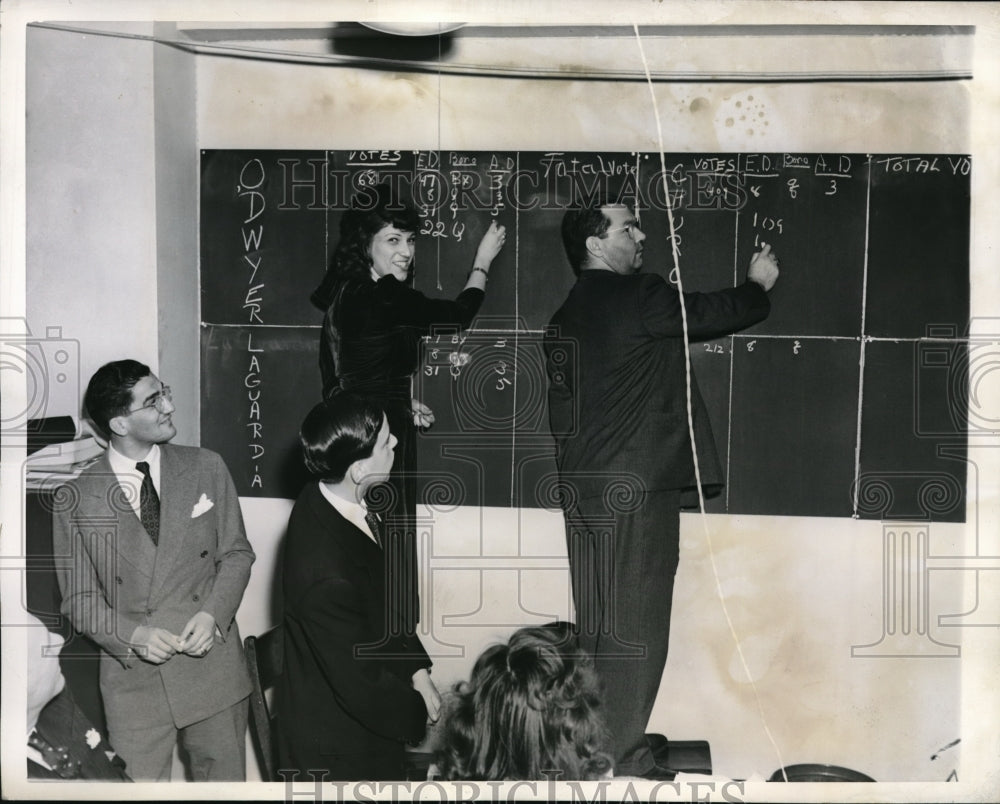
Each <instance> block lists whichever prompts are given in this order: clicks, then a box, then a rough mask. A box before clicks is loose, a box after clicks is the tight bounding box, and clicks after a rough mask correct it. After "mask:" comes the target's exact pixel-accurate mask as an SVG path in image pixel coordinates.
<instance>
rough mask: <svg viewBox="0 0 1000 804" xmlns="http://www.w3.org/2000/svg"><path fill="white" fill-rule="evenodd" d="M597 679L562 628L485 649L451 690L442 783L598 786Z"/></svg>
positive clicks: (605, 761)
mask: <svg viewBox="0 0 1000 804" xmlns="http://www.w3.org/2000/svg"><path fill="white" fill-rule="evenodd" d="M598 690H599V688H598V682H597V676H596V674H595V672H594V668H593V665H592V663H591V661H590V659H589V658H588V657H587V655H586V654H585V653H584V652H583V651H582V650H580V649H579V648H578V647H577V646H576V642H575V638H574V636H573V633H572V630H571V627H570V626H568V625H566V624H565V623H556V624H553V625H548V626H540V627H529V628H521V629H520V630H518V631H515V632H514V634H513V636H511V638H510V640H509V641H508V642H507V644H505V645H494V646H492V647H490V648H487V649H486V650H485V651H484V652H483V654H482V655H481V656H480V657H479V658H478V659H477V660H476V665H475V667H474V668H473V670H472V677H471V679H470V680H469V682H468V683H462V684H458V685H457V686H456V687H455V690H454V698H453V700H452V702H451V704H450V706H449V709H448V712H447V715H446V717H445V722H444V728H443V736H442V740H441V744H440V748H439V754H438V767H439V768H440V770H441V774H442V778H443V779H446V780H455V779H478V780H487V781H494V780H496V781H499V780H509V779H543V778H546V775H547V774H548V775H551V774H552V772H554V771H559V772H560V776H559V778H560V779H583V780H590V779H599V778H601V777H602V776H606V775H608V773H609V771H610V770H611V768H612V762H611V757H610V756H609V755H608V754H607V753H606V752H605V750H604V746H605V742H606V740H607V733H606V731H605V728H604V723H603V721H602V719H601V716H600V712H599V709H600V695H599V691H598Z"/></svg>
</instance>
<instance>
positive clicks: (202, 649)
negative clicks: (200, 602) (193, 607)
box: [180, 611, 215, 656]
mask: <svg viewBox="0 0 1000 804" xmlns="http://www.w3.org/2000/svg"><path fill="white" fill-rule="evenodd" d="M214 644H215V617H213V616H212V615H211V614H209V613H208V612H207V611H199V612H198V613H197V614H195V615H194V617H192V618H191V619H190V620H188V622H187V625H185V626H184V630H183V631H181V638H180V650H182V651H184V653H186V654H188V656H204V655H205V654H206V653H208V652H209V651H210V650H211V649H212V645H214Z"/></svg>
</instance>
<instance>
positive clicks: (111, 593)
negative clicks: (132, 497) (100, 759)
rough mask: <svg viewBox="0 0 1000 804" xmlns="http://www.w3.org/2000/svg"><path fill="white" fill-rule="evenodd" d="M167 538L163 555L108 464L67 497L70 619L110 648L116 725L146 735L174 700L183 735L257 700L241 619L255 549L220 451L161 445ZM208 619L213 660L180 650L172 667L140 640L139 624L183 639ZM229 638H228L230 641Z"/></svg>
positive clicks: (106, 672) (109, 705)
mask: <svg viewBox="0 0 1000 804" xmlns="http://www.w3.org/2000/svg"><path fill="white" fill-rule="evenodd" d="M160 450H161V452H160V490H159V497H160V535H159V545H158V546H154V545H153V543H152V540H151V539H150V538H149V535H148V534H147V533H146V531H145V529H144V528H143V526H142V523H141V522H140V521H139V517H138V516H137V515H136V513H135V512H134V511H133V509H132V507H131V505H130V504H129V502H128V498H127V497H126V496H125V495H126V494H129V493H133V494H138V489H133V490H131V491H127V490H126V489H125V488H124V487H123V486H121V485H120V484H119V483H118V479H117V477H116V476H115V474H114V471H113V470H112V469H111V465H110V463H109V462H108V458H107V455H105V456H103V457H102V458H101V460H100V461H98V462H97V464H95V465H94V466H93V467H92V468H90V469H88V470H87V471H85V472H84V473H83V474H82V475H81V476H80V477H79V478H77V479H76V480H75V481H73V482H71V483H70V484H68V485H67V486H66V487H64V488H63V489H62V490H61V493H60V494H58V495H57V497H56V503H55V506H56V510H55V512H54V514H53V542H54V552H55V556H56V559H57V562H58V561H59V560H60V559H62V560H63V563H62V565H61V566H60V567H59V570H58V577H59V588H60V590H61V592H62V597H63V601H62V612H63V614H65V615H67V616H68V617H69V618H70V621H71V622H72V623H73V626H74V627H75V628H76V629H77V630H78V631H80V632H82V633H83V634H85V635H87V636H89V637H90V638H91V639H93V640H94V641H95V642H96V643H97V644H98V645H100V647H101V648H102V652H101V694H102V697H103V698H104V709H105V713H106V715H107V717H108V724H109V727H111V730H112V732H113V731H114V728H115V724H127V725H128V726H129V727H131V728H139V727H142V726H144V725H147V724H149V722H150V718H156V717H158V716H159V715H162V707H160V708H159V709H158V708H157V707H155V706H154V705H153V703H154V702H155V701H157V700H162V692H160V693H159V694H157V689H158V688H162V689H163V690H165V691H166V697H167V702H168V703H169V709H170V713H171V714H172V717H173V720H174V725H175V726H177V727H178V728H183V727H185V726H188V725H190V724H192V723H196V722H198V721H199V720H203V719H204V718H206V717H209V716H211V715H214V714H216V713H218V712H221V711H222V710H224V709H226V708H227V707H229V706H232V705H233V704H235V703H237V702H238V701H240V700H242V699H243V698H245V697H247V696H248V695H249V694H250V690H251V685H250V677H249V675H248V673H247V669H246V664H245V661H244V658H243V646H242V644H241V640H240V634H239V629H238V628H237V627H236V621H235V617H236V610H237V608H239V605H240V601H241V600H242V598H243V591H244V589H245V588H246V585H247V581H248V580H249V578H250V565H251V564H252V563H253V561H254V552H253V549H252V548H251V547H250V543H249V542H248V541H247V538H246V532H245V530H244V527H243V517H242V514H241V513H240V507H239V498H238V497H237V495H236V489H235V488H234V486H233V482H232V479H231V477H230V475H229V471H228V470H227V469H226V466H225V464H224V463H223V462H222V458H220V457H219V456H218V455H217V454H215V453H214V452H210V451H209V450H204V449H198V448H196V447H181V446H172V445H169V444H163V445H161V446H160ZM199 611H207V612H208V613H210V614H211V615H212V616H214V617H215V622H216V625H217V626H218V631H217V632H216V634H215V644H214V646H213V647H212V649H211V650H210V651H209V652H208V653H207V654H206V655H205V656H203V657H197V658H196V657H193V656H188V655H186V654H181V653H178V654H176V655H174V656H172V657H171V658H170V659H168V660H167V661H166V662H164V663H163V664H160V665H154V664H150V663H148V662H145V661H143V660H141V659H139V658H138V657H137V656H135V655H134V654H133V653H132V652H131V651H130V650H129V648H130V645H129V642H128V640H129V639H130V637H131V635H132V633H133V631H135V629H136V627H137V626H139V625H147V626H158V627H160V628H165V629H167V630H168V631H170V632H171V633H174V634H177V635H180V634H181V630H182V629H183V628H184V626H185V625H186V624H187V622H188V620H189V619H190V618H191V617H192V616H193V615H194V614H196V613H197V612H199ZM220 632H221V638H220V635H219V634H220Z"/></svg>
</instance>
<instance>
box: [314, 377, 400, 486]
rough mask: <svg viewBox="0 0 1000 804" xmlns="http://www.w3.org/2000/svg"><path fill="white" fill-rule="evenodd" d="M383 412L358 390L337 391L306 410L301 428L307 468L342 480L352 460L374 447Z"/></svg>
mask: <svg viewBox="0 0 1000 804" xmlns="http://www.w3.org/2000/svg"><path fill="white" fill-rule="evenodd" d="M383 418H384V414H383V412H382V408H380V407H379V406H378V405H377V404H376V403H375V402H374V401H372V400H371V399H368V398H367V397H363V396H359V395H357V394H346V393H343V394H335V395H334V396H332V397H330V399H327V400H325V401H323V402H320V403H319V404H318V405H316V406H314V407H313V409H312V410H310V411H309V413H307V414H306V417H305V419H304V420H303V422H302V427H301V428H300V429H299V441H300V442H301V444H302V456H303V459H304V460H305V464H306V468H307V469H308V470H309V471H310V472H312V474H313V475H315V476H316V477H318V478H319V479H320V480H325V481H327V482H329V483H339V482H340V481H341V480H343V479H344V475H346V474H347V470H348V469H350V467H351V464H352V463H354V462H355V461H359V460H361V459H363V458H367V457H369V456H370V455H371V454H372V451H373V450H374V449H375V442H376V440H377V439H378V434H379V430H381V429H382V419H383Z"/></svg>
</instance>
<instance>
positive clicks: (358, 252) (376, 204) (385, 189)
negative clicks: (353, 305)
mask: <svg viewBox="0 0 1000 804" xmlns="http://www.w3.org/2000/svg"><path fill="white" fill-rule="evenodd" d="M386 226H395V227H396V228H397V229H399V230H400V231H401V232H416V231H417V230H418V229H419V228H420V216H419V215H417V212H416V210H415V209H414V208H413V207H412V206H411V205H410V204H409V203H407V202H406V201H405V200H403V199H402V198H401V197H400V196H399V194H398V193H394V192H393V191H392V186H391V185H389V184H380V185H378V186H376V187H362V188H360V189H359V190H358V192H357V193H356V194H355V195H354V197H353V198H352V199H351V206H350V209H348V210H347V211H345V212H344V214H343V216H342V217H341V219H340V239H339V240H338V241H337V246H336V248H334V250H333V254H332V255H331V256H330V265H329V267H328V268H327V270H326V275H325V276H324V277H323V281H322V282H321V283H320V286H319V287H318V288H316V290H314V291H313V293H312V296H310V297H309V298H310V300H311V301H312V303H313V304H314V305H315V306H316V307H318V308H319V309H320V310H323V311H324V312H326V310H327V308H328V307H329V306H330V304H331V303H332V302H333V299H334V296H335V295H336V289H337V285H338V284H339V283H340V282H342V281H343V280H345V279H350V278H352V277H365V276H368V271H369V269H370V268H371V259H370V257H369V256H368V251H369V248H370V247H371V243H372V238H373V237H374V236H375V235H376V234H377V233H378V232H380V231H382V229H384V228H385V227H386Z"/></svg>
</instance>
